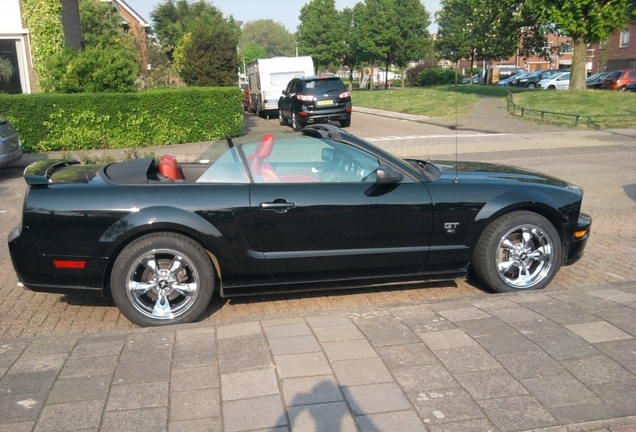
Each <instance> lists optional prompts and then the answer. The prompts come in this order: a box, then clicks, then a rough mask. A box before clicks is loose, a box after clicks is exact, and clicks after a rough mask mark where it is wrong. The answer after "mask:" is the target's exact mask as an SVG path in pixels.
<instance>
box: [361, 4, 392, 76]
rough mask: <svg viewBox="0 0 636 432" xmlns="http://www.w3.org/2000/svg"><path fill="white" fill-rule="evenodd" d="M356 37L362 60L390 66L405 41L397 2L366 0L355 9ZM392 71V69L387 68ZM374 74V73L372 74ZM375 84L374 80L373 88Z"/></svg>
mask: <svg viewBox="0 0 636 432" xmlns="http://www.w3.org/2000/svg"><path fill="white" fill-rule="evenodd" d="M354 14H355V16H356V18H355V19H356V28H355V36H356V43H357V48H358V55H359V58H360V60H361V61H364V62H370V63H371V64H378V63H380V64H382V63H384V64H390V61H391V60H392V53H395V52H396V50H397V46H399V43H400V41H401V34H400V27H399V25H398V21H399V20H400V19H401V18H403V17H399V16H398V14H397V11H396V7H395V0H366V3H365V4H362V3H358V4H357V5H356V6H355V7H354ZM387 70H388V67H387ZM371 75H372V74H371ZM370 88H373V81H372V78H371V86H370Z"/></svg>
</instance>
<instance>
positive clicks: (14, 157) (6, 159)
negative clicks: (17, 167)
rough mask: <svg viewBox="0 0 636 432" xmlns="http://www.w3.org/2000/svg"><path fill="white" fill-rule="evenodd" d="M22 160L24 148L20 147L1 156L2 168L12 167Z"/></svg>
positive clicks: (0, 165) (0, 164) (0, 163)
mask: <svg viewBox="0 0 636 432" xmlns="http://www.w3.org/2000/svg"><path fill="white" fill-rule="evenodd" d="M21 158H22V147H18V148H17V149H15V150H13V151H12V152H9V153H6V154H2V155H0V167H3V166H7V165H11V164H12V163H14V162H17V161H19V160H20V159H21Z"/></svg>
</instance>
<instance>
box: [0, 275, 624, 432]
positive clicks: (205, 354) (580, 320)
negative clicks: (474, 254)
mask: <svg viewBox="0 0 636 432" xmlns="http://www.w3.org/2000/svg"><path fill="white" fill-rule="evenodd" d="M635 309H636V284H626V285H621V286H616V285H605V286H596V287H585V288H580V287H577V288H571V289H566V290H562V291H557V292H528V293H515V294H506V295H497V296H485V297H481V296H479V297H469V298H463V299H461V300H443V301H433V302H428V303H425V304H420V305H416V306H408V307H398V308H356V309H352V310H350V311H349V312H347V313H342V314H331V313H328V314H308V315H306V314H288V315H287V316H286V317H283V318H278V319H262V320H245V321H242V322H235V323H232V324H226V325H209V324H206V323H199V324H190V325H182V326H170V327H165V328H153V329H132V330H114V331H104V332H99V333H96V334H89V335H81V334H77V335H67V336H56V337H36V338H28V339H24V338H23V339H13V340H3V341H2V342H0V376H2V379H1V380H0V431H61V430H83V431H84V430H85V431H98V430H99V431H126V432H128V431H225V432H239V431H271V432H282V431H289V430H292V431H325V432H327V431H328V432H345V431H361V432H392V431H395V432H404V431H413V432H415V431H431V432H441V431H502V432H504V431H526V430H527V431H530V430H533V431H545V432H562V431H574V430H579V431H582V430H586V431H590V430H605V431H615V432H619V431H622V432H627V431H634V430H636V429H635V427H636V338H635V337H636V320H635V319H634V313H635Z"/></svg>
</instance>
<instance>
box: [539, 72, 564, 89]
mask: <svg viewBox="0 0 636 432" xmlns="http://www.w3.org/2000/svg"><path fill="white" fill-rule="evenodd" d="M537 88H541V89H544V90H567V89H568V88H570V72H564V73H560V74H553V75H550V76H548V77H547V78H544V79H542V80H541V81H539V82H538V83H537Z"/></svg>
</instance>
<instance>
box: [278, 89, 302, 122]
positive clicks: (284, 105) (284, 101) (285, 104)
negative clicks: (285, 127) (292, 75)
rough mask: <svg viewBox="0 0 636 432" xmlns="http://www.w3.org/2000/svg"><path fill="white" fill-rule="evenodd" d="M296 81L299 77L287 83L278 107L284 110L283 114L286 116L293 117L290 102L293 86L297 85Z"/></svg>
mask: <svg viewBox="0 0 636 432" xmlns="http://www.w3.org/2000/svg"><path fill="white" fill-rule="evenodd" d="M296 81H298V80H297V79H292V80H291V81H290V82H289V83H288V84H287V87H286V88H285V90H284V91H283V94H282V95H281V97H280V100H279V103H278V108H279V109H280V110H281V111H282V113H283V116H284V117H286V118H291V113H290V104H291V102H290V98H291V97H292V94H293V88H294V85H295V83H296Z"/></svg>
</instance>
